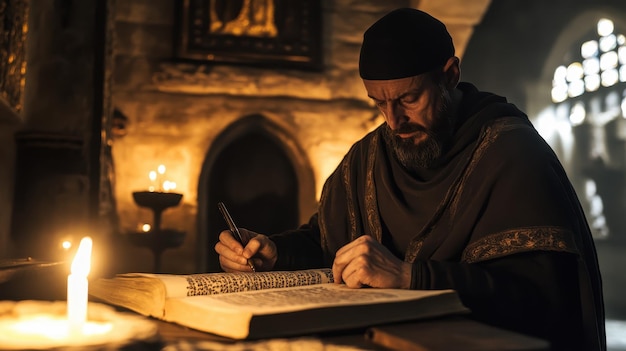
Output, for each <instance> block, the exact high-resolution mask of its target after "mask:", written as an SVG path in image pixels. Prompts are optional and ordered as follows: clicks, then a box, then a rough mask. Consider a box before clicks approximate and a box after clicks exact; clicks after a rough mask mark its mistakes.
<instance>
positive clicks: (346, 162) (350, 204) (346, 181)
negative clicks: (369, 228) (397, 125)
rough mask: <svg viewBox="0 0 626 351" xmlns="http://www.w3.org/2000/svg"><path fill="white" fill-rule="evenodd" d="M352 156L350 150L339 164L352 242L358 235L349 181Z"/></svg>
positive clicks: (352, 153) (352, 151)
mask: <svg viewBox="0 0 626 351" xmlns="http://www.w3.org/2000/svg"><path fill="white" fill-rule="evenodd" d="M353 156H354V149H352V150H350V152H348V157H346V159H345V160H344V162H343V163H342V164H341V170H342V174H343V186H344V189H346V204H347V210H348V220H349V221H350V228H349V230H350V237H351V238H352V240H354V239H356V238H357V236H358V233H357V232H356V209H355V208H354V201H353V198H352V187H351V184H352V182H351V180H350V178H351V177H352V174H351V172H350V168H351V167H350V166H351V164H352V158H353Z"/></svg>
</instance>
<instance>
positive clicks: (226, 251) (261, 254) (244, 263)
mask: <svg viewBox="0 0 626 351" xmlns="http://www.w3.org/2000/svg"><path fill="white" fill-rule="evenodd" d="M239 232H240V233H241V236H242V237H244V238H249V240H248V244H247V245H246V247H243V246H242V245H241V244H240V243H239V241H237V240H236V239H235V238H234V237H233V234H232V233H231V232H230V230H224V231H222V232H221V233H220V238H219V239H220V241H218V242H217V244H215V252H217V254H218V255H220V266H221V267H222V269H223V270H224V271H225V272H230V273H233V272H251V271H252V269H251V268H250V266H249V265H248V259H251V260H252V262H253V263H254V266H255V267H256V270H257V272H260V271H270V270H272V269H273V268H274V265H275V264H276V260H277V259H278V252H277V251H276V245H275V244H274V242H273V241H271V240H270V239H269V238H268V237H267V236H266V235H263V234H258V233H255V232H253V231H250V230H247V229H244V228H239Z"/></svg>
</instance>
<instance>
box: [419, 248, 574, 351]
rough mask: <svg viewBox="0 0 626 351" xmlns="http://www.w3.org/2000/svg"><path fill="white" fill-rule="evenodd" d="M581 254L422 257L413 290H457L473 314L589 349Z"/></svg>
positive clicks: (565, 346)
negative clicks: (460, 259) (449, 259)
mask: <svg viewBox="0 0 626 351" xmlns="http://www.w3.org/2000/svg"><path fill="white" fill-rule="evenodd" d="M575 267H576V257H575V255H573V254H570V253H559V252H527V253H520V254H515V255H510V256H506V257H502V258H497V259H494V260H490V261H485V262H480V263H474V264H472V263H459V262H440V261H418V262H416V263H414V264H413V279H412V282H411V288H412V289H454V290H456V291H457V292H458V293H459V296H460V298H461V300H462V302H463V303H464V304H465V306H467V307H468V308H469V309H470V310H471V311H472V317H473V318H475V319H477V320H479V321H482V322H485V323H489V324H492V325H495V326H498V327H502V328H506V329H511V330H516V331H519V332H524V333H527V334H530V335H535V336H538V337H541V338H544V339H547V340H550V341H551V342H552V343H553V349H554V350H580V349H581V348H582V349H584V347H583V346H581V345H583V338H582V335H584V333H583V330H582V325H583V324H582V322H581V318H582V317H581V310H580V303H579V301H580V296H579V295H578V283H579V282H578V275H577V270H576V268H575Z"/></svg>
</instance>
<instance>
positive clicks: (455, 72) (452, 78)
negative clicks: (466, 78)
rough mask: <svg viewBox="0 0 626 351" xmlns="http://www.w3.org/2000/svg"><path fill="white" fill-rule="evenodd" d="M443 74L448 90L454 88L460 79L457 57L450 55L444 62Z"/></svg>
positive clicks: (459, 66)
mask: <svg viewBox="0 0 626 351" xmlns="http://www.w3.org/2000/svg"><path fill="white" fill-rule="evenodd" d="M443 75H444V80H445V82H446V88H448V89H450V90H452V89H454V88H456V85H457V84H459V80H460V79H461V65H460V60H459V58H458V57H456V56H452V57H450V58H449V59H448V61H446V64H445V65H444V66H443Z"/></svg>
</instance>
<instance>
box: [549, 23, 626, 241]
mask: <svg viewBox="0 0 626 351" xmlns="http://www.w3.org/2000/svg"><path fill="white" fill-rule="evenodd" d="M581 42H582V44H581ZM551 98H552V102H553V103H554V104H555V109H554V111H555V113H556V115H558V116H556V117H557V118H560V119H561V120H563V119H564V120H567V121H569V124H570V126H571V132H572V135H573V138H574V144H575V146H574V148H575V156H574V157H573V161H572V162H573V163H575V164H574V166H573V168H574V169H575V170H576V172H577V173H579V175H580V178H581V180H580V182H579V184H580V187H582V189H577V190H578V194H579V197H580V198H581V202H582V203H583V207H585V211H586V214H587V217H588V220H589V224H590V226H591V227H592V231H593V232H594V235H595V237H608V236H609V233H610V232H618V231H621V229H622V228H623V227H624V223H623V222H624V220H623V219H622V216H623V215H622V213H623V212H622V210H624V208H625V206H624V204H623V202H624V200H623V199H622V198H623V193H622V191H618V190H617V189H623V188H624V186H623V185H624V169H625V168H626V167H624V163H625V151H624V150H625V148H624V140H626V120H625V118H626V36H624V35H623V34H621V33H619V31H617V30H616V28H615V26H614V22H613V21H612V20H610V19H608V18H602V19H600V20H598V22H597V25H596V27H595V28H593V29H590V31H589V32H588V33H587V34H586V35H585V36H584V37H583V38H582V40H581V41H580V42H577V43H575V44H574V45H573V46H572V47H571V48H570V50H569V52H568V53H567V54H566V55H565V56H564V59H563V64H561V65H559V66H558V67H557V68H556V69H555V70H554V76H553V79H552V90H551Z"/></svg>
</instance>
